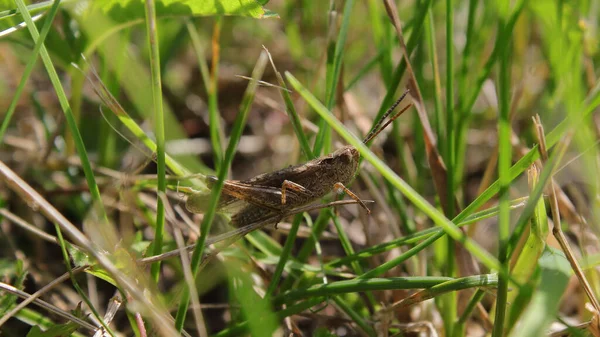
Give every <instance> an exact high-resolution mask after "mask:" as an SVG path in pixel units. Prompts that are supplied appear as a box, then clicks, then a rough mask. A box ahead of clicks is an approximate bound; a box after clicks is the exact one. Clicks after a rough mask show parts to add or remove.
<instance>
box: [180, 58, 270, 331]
mask: <svg viewBox="0 0 600 337" xmlns="http://www.w3.org/2000/svg"><path fill="white" fill-rule="evenodd" d="M267 61H268V58H267V55H266V53H265V52H262V53H261V54H260V56H259V58H258V61H257V62H256V66H255V67H254V70H253V71H252V78H254V79H260V78H261V77H262V74H263V72H264V69H265V67H266V65H267ZM257 86H258V82H257V81H250V82H248V87H247V89H246V92H245V93H244V98H243V100H242V103H241V106H240V112H239V114H238V116H237V117H236V120H235V123H234V124H233V129H232V130H231V136H230V138H229V144H228V145H227V150H226V151H225V157H224V159H223V165H221V167H220V168H219V173H218V176H217V177H218V180H217V182H216V183H215V185H214V186H213V188H212V191H211V198H210V203H209V208H208V210H207V212H206V213H205V214H204V219H202V224H201V225H200V238H199V239H198V244H197V245H196V247H195V249H194V253H193V255H192V259H191V264H192V268H191V269H192V273H193V274H194V277H197V275H198V270H199V267H200V262H201V261H202V255H203V252H204V245H205V242H206V238H207V236H208V233H209V232H210V226H211V224H212V221H213V219H214V217H215V213H216V209H217V203H218V201H219V196H220V194H221V190H222V189H223V183H224V181H225V177H226V176H227V172H228V171H229V166H230V165H231V162H232V161H233V156H234V155H235V150H236V148H237V144H238V142H239V140H240V138H241V136H242V131H243V129H244V126H245V124H246V119H247V117H248V113H249V111H250V107H251V106H252V102H253V100H254V94H255V93H256V88H257ZM189 296H190V293H189V291H187V290H186V291H184V293H183V295H182V298H181V302H180V305H179V308H178V309H177V315H176V317H175V328H176V329H177V330H178V331H181V330H182V328H183V323H184V321H185V316H186V314H187V308H188V306H189Z"/></svg>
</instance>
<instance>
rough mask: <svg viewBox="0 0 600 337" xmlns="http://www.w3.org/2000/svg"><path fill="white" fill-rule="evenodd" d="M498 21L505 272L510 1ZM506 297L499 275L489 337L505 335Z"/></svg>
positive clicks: (506, 262) (501, 242) (505, 261)
mask: <svg viewBox="0 0 600 337" xmlns="http://www.w3.org/2000/svg"><path fill="white" fill-rule="evenodd" d="M499 7H500V13H499V15H500V22H499V30H500V31H503V32H505V33H504V34H500V36H499V37H498V43H499V44H500V45H501V46H503V48H502V49H501V50H500V52H499V54H498V57H499V59H500V63H499V67H498V73H499V74H498V110H499V111H498V183H499V188H500V191H499V195H498V198H499V202H500V204H499V207H500V212H499V214H498V261H500V263H501V264H502V269H503V270H506V271H508V269H509V259H508V241H509V239H510V209H509V198H510V195H509V191H510V185H511V183H512V179H511V177H510V166H511V162H512V143H511V133H512V126H511V122H510V116H509V114H510V72H511V70H512V69H511V68H510V50H511V45H510V44H511V41H512V38H511V37H512V34H511V32H512V30H510V29H509V26H508V23H507V19H508V14H509V13H508V11H509V2H508V1H503V2H501V3H500V4H499ZM507 298H508V275H504V274H502V275H500V277H499V280H498V293H497V297H496V317H495V319H494V331H493V332H492V337H502V336H504V329H505V326H504V324H505V323H504V318H505V317H506V304H507Z"/></svg>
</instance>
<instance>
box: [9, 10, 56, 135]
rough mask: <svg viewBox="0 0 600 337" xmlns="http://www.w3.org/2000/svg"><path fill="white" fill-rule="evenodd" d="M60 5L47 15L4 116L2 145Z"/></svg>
mask: <svg viewBox="0 0 600 337" xmlns="http://www.w3.org/2000/svg"><path fill="white" fill-rule="evenodd" d="M59 5H60V0H56V1H54V3H53V4H52V7H51V8H50V10H49V11H48V14H47V15H46V20H44V25H43V26H42V31H41V33H40V36H39V38H38V39H37V41H36V42H35V46H34V47H33V50H32V51H31V57H30V58H29V61H27V65H26V66H25V70H24V71H23V75H21V80H20V81H19V86H18V87H17V91H15V95H14V96H13V99H12V101H11V102H10V105H9V107H8V110H7V111H6V115H5V116H4V120H3V121H2V126H0V143H2V142H3V140H4V134H5V133H6V130H7V129H8V125H9V124H10V121H11V120H12V116H13V114H14V113H15V109H16V108H17V103H19V98H20V97H21V93H23V89H25V85H26V84H27V80H28V79H29V75H31V71H32V70H33V67H34V66H35V63H36V61H37V58H38V55H39V53H40V48H42V44H43V43H44V40H45V39H46V36H47V35H48V32H49V31H50V28H51V27H52V22H53V21H54V17H55V16H56V13H57V12H58V7H59Z"/></svg>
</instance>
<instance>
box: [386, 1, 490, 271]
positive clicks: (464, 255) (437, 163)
mask: <svg viewBox="0 0 600 337" xmlns="http://www.w3.org/2000/svg"><path fill="white" fill-rule="evenodd" d="M384 4H385V9H386V11H387V13H388V16H389V17H390V19H391V21H392V24H393V25H394V28H395V29H396V34H397V35H398V40H399V41H400V47H401V48H402V55H403V58H404V62H405V63H406V71H407V73H408V89H409V90H410V92H411V96H412V98H413V103H414V105H415V108H416V109H417V113H418V115H419V121H420V122H421V127H422V128H423V137H424V140H425V151H426V153H427V161H428V163H429V167H430V169H431V175H432V177H433V182H434V187H435V190H436V192H437V194H438V197H439V198H440V203H441V204H442V208H443V209H444V213H445V214H447V215H448V214H449V215H454V214H458V213H459V212H460V209H459V205H458V201H457V200H456V198H455V197H454V194H452V195H453V197H452V200H448V171H447V170H446V165H445V164H444V160H443V159H442V157H441V156H440V154H439V152H438V150H437V146H436V144H437V142H436V139H435V136H434V133H433V130H432V129H431V123H430V122H429V117H428V115H427V110H426V109H425V104H424V102H423V96H422V95H421V91H420V89H419V85H418V83H417V79H416V78H415V73H414V71H413V68H412V66H411V63H410V58H409V56H410V55H409V54H408V50H407V48H406V43H405V42H404V35H403V33H402V25H401V24H400V18H399V17H398V9H397V7H396V4H395V3H394V2H393V1H391V0H384ZM452 207H453V208H454V212H453V210H452ZM460 230H461V231H462V232H463V233H465V234H466V231H465V229H464V228H461V229H460ZM455 253H456V258H457V261H458V267H459V269H460V274H461V275H463V276H466V275H473V274H478V273H479V266H478V265H477V262H476V261H475V259H474V258H473V257H472V256H471V255H470V254H469V253H468V252H467V251H466V249H464V247H463V246H462V245H460V244H456V245H455Z"/></svg>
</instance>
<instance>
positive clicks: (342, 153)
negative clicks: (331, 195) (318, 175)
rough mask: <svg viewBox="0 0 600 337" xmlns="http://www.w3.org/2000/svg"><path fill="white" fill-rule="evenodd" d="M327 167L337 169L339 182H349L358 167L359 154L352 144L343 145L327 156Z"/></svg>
mask: <svg viewBox="0 0 600 337" xmlns="http://www.w3.org/2000/svg"><path fill="white" fill-rule="evenodd" d="M328 157H329V160H328V161H329V164H330V165H329V167H330V169H333V170H335V171H337V172H336V173H337V176H338V178H339V182H342V183H344V184H347V183H349V182H350V181H351V180H352V178H354V175H355V174H356V171H357V169H358V163H359V161H360V154H359V153H358V150H356V149H355V148H354V147H352V146H344V147H342V148H340V149H338V150H336V151H335V152H333V153H332V154H330V155H329V156H328Z"/></svg>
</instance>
